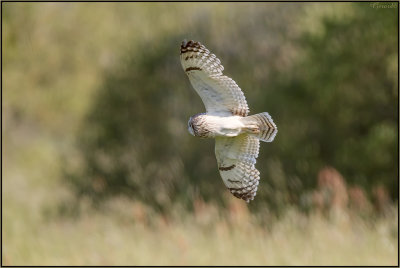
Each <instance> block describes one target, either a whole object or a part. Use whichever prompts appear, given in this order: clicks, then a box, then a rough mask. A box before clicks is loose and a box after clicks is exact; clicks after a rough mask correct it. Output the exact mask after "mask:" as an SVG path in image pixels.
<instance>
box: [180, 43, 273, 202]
mask: <svg viewBox="0 0 400 268" xmlns="http://www.w3.org/2000/svg"><path fill="white" fill-rule="evenodd" d="M180 60H181V63H182V67H183V70H184V71H185V73H186V74H187V76H188V77H189V80H190V82H191V84H192V86H193V88H194V89H195V90H196V92H197V93H198V94H199V95H200V98H201V99H202V101H203V103H204V106H205V108H206V112H205V113H199V114H196V115H193V116H192V117H190V119H189V121H188V131H189V132H190V134H192V135H193V136H196V137H201V138H214V139H215V156H216V158H217V164H218V170H219V173H220V175H221V177H222V180H223V182H224V184H225V186H226V187H227V188H228V189H229V191H230V192H231V193H232V194H233V195H234V196H235V197H237V198H241V199H243V200H245V201H246V202H249V201H250V200H253V199H254V197H255V195H256V192H257V187H258V183H259V180H260V172H259V171H258V170H257V169H256V168H255V164H256V159H257V157H258V152H259V148H260V140H261V141H264V142H272V141H273V140H274V138H275V136H276V134H277V132H278V129H277V127H276V125H275V123H274V121H273V120H272V118H271V116H270V115H269V114H268V113H266V112H264V113H259V114H255V115H250V116H249V115H248V114H249V107H248V105H247V102H246V98H245V96H244V94H243V92H242V90H241V89H240V88H239V86H238V85H237V84H236V83H235V81H233V80H232V79H231V78H229V77H227V76H225V75H223V73H222V71H223V70H224V67H223V66H222V65H221V61H220V60H219V59H218V58H217V57H216V56H215V55H214V54H212V53H211V52H210V51H209V50H208V49H207V48H206V47H205V46H204V45H202V44H201V43H200V42H194V41H189V42H187V41H186V40H185V41H183V42H182V44H181V50H180Z"/></svg>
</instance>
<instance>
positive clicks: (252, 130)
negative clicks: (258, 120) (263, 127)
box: [245, 125, 260, 134]
mask: <svg viewBox="0 0 400 268" xmlns="http://www.w3.org/2000/svg"><path fill="white" fill-rule="evenodd" d="M245 130H246V132H247V133H250V134H258V133H260V128H259V127H258V126H257V125H247V126H246V128H245Z"/></svg>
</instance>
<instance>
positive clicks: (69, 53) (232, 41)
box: [3, 3, 398, 210]
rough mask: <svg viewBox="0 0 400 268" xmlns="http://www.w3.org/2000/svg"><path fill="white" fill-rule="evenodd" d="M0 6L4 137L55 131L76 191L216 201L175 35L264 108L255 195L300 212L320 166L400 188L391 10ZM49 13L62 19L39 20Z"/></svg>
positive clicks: (155, 202) (95, 196)
mask: <svg viewBox="0 0 400 268" xmlns="http://www.w3.org/2000/svg"><path fill="white" fill-rule="evenodd" d="M5 7H6V9H5V11H3V15H4V20H3V22H4V26H3V27H4V29H5V31H4V34H3V36H4V37H5V38H4V40H5V42H4V45H3V52H4V78H5V79H4V81H3V85H4V95H3V96H4V106H3V111H4V113H3V119H4V120H3V122H4V123H3V126H4V139H6V142H5V147H6V149H7V147H8V146H10V147H11V144H12V143H11V144H10V140H13V139H16V140H15V141H16V143H19V140H18V141H17V139H18V138H15V137H13V131H15V128H16V127H22V128H27V129H26V130H27V131H28V132H29V133H31V134H33V136H34V135H48V136H49V139H53V140H56V143H57V145H56V148H54V149H55V150H57V151H58V152H59V155H58V156H57V157H56V159H54V161H59V163H58V165H60V167H61V170H62V174H64V175H63V178H64V180H65V181H67V182H68V183H69V184H70V185H72V187H73V189H74V191H75V192H76V193H77V194H78V196H80V197H82V196H86V197H88V196H89V197H90V199H92V200H93V201H95V203H98V202H99V201H101V200H103V199H104V198H106V197H109V196H112V195H115V194H117V195H121V194H122V195H126V196H129V197H132V198H133V199H137V200H141V201H143V202H145V203H146V204H151V206H153V207H156V208H158V209H161V210H165V209H166V208H168V207H170V206H171V205H173V204H176V203H177V202H179V203H181V204H184V206H187V208H190V207H191V205H192V204H193V200H195V199H196V198H202V199H204V200H206V201H215V202H217V203H220V204H224V195H223V193H224V192H226V191H227V190H226V189H225V187H224V185H223V183H222V182H221V180H220V177H219V174H218V172H217V170H216V161H215V156H214V153H213V151H214V148H213V147H214V141H213V140H200V139H196V138H194V137H192V136H191V135H189V134H188V132H187V129H186V128H187V124H186V123H187V120H188V118H189V117H190V116H191V115H193V114H196V113H199V112H202V111H204V107H203V104H202V103H201V100H200V98H199V97H198V96H197V95H196V93H195V92H194V91H193V89H192V88H191V85H190V83H189V81H188V79H187V77H186V76H185V74H184V72H183V71H182V69H181V65H180V62H179V45H180V42H181V41H182V40H183V39H193V40H198V41H200V42H202V43H203V44H205V45H206V46H207V47H208V48H209V49H210V50H211V51H212V52H213V53H215V54H216V55H217V56H218V57H219V58H220V59H221V60H222V63H223V64H224V66H225V74H227V75H228V76H230V77H232V78H233V79H234V80H235V81H236V82H237V83H238V84H239V86H240V87H241V88H242V90H243V91H244V93H245V95H246V97H247V100H248V103H249V106H250V108H251V112H252V113H258V112H263V111H268V112H269V113H270V114H271V115H272V117H273V118H274V120H275V122H276V123H277V125H278V127H279V134H278V136H277V138H276V140H275V141H274V142H273V143H271V144H262V145H261V151H260V157H259V159H258V164H257V167H258V169H259V170H260V172H261V174H262V178H261V183H260V187H259V190H258V195H257V202H252V204H251V205H250V206H251V207H257V206H262V207H265V206H269V207H271V208H273V209H278V210H279V209H280V208H281V207H282V206H285V205H287V204H296V205H300V206H301V207H304V208H307V207H308V206H310V202H311V201H312V200H311V199H310V193H311V192H312V190H313V189H315V188H316V186H317V179H316V178H317V174H318V171H319V170H321V169H322V168H323V167H325V166H332V167H334V168H335V169H337V170H338V171H339V172H340V173H341V174H343V176H344V178H345V181H346V182H347V183H348V184H349V185H357V186H360V187H362V188H363V189H365V190H366V191H367V193H371V192H372V189H373V188H374V187H377V186H382V185H383V186H384V187H385V188H386V189H387V190H389V193H390V198H391V199H392V200H397V198H398V180H397V174H398V167H397V165H398V154H397V152H398V150H397V148H398V143H397V141H398V114H397V109H398V90H397V88H398V84H397V72H398V69H397V68H398V65H397V48H398V42H397V31H398V26H397V19H398V18H397V16H398V15H397V9H393V8H392V9H377V8H373V7H372V6H371V5H369V4H365V3H335V4H312V3H290V4H289V3H279V4H277V3H263V4H261V3H258V4H256V3H254V4H244V3H240V4H202V3H196V4H192V3H182V4H174V5H166V4H161V3H160V4H149V3H147V4H145V3H123V4H111V3H104V4H98V5H97V6H96V8H94V9H93V8H92V6H91V5H90V4H86V3H76V4H67V3H64V4H54V3H49V4H41V5H37V4H6V6H5ZM44 7H45V8H44ZM42 8H43V9H42ZM164 9H165V10H166V12H161V10H164ZM6 11H7V12H6ZM88 12H94V14H93V15H87V13H88ZM54 13H57V14H59V17H58V21H56V22H53V21H52V24H46V23H45V22H47V20H48V17H49V16H53V15H52V14H54ZM17 14H18V15H17ZM21 14H24V15H21ZM98 17H102V19H101V20H98V19H97V18H98ZM17 29H18V30H17ZM22 96H23V97H22ZM31 134H29V135H31ZM28 139H32V137H29V138H28ZM14 153H17V152H14ZM310 200H311V201H310Z"/></svg>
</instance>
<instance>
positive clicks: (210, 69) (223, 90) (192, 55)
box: [180, 41, 249, 116]
mask: <svg viewBox="0 0 400 268" xmlns="http://www.w3.org/2000/svg"><path fill="white" fill-rule="evenodd" d="M180 57H181V63H182V67H183V70H184V71H185V73H186V74H187V75H188V77H189V80H190V82H191V84H192V86H193V88H194V89H195V90H196V92H197V93H198V94H199V95H200V97H201V99H202V101H203V103H204V106H205V107H206V111H207V113H209V114H218V115H226V116H231V115H239V116H247V115H248V113H249V107H248V105H247V102H246V98H245V96H244V94H243V92H242V90H241V89H240V88H239V86H238V85H237V84H236V82H235V81H233V80H232V79H231V78H229V77H227V76H225V75H223V74H222V71H223V70H224V67H223V66H222V65H221V61H220V60H219V59H218V58H217V57H216V56H215V55H214V54H212V53H210V51H209V50H208V49H207V48H206V47H205V46H204V45H202V44H200V43H199V42H194V41H189V42H185V41H184V42H182V45H181V56H180Z"/></svg>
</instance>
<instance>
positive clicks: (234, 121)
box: [188, 114, 245, 138]
mask: <svg viewBox="0 0 400 268" xmlns="http://www.w3.org/2000/svg"><path fill="white" fill-rule="evenodd" d="M242 118H243V117H240V116H218V115H208V114H196V115H194V116H192V117H191V118H190V119H189V122H188V125H189V132H191V134H192V135H194V136H197V137H201V138H215V137H219V136H221V137H235V136H237V135H239V134H242V133H244V131H245V130H244V128H245V124H244V123H243V122H242V121H241V119H242ZM192 132H193V133H192Z"/></svg>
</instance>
